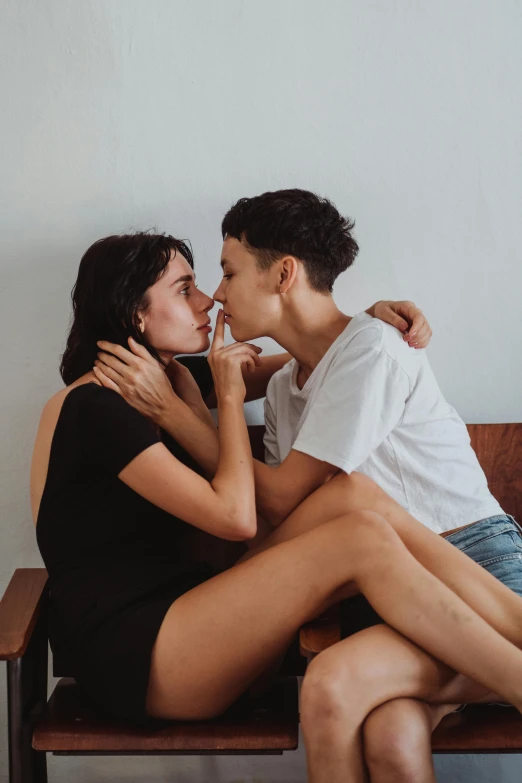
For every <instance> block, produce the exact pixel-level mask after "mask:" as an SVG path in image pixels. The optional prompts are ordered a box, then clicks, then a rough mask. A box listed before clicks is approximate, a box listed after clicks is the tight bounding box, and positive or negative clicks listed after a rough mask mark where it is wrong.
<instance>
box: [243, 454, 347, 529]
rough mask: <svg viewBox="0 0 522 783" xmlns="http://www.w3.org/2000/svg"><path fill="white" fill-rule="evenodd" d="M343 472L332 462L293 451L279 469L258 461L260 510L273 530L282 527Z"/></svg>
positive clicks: (257, 483) (257, 503) (255, 467)
mask: <svg viewBox="0 0 522 783" xmlns="http://www.w3.org/2000/svg"><path fill="white" fill-rule="evenodd" d="M338 471H339V469H338V468H337V467H335V466H334V465H330V464H329V463H328V462H321V460H318V459H315V457H310V456H309V455H308V454H304V453H303V452H301V451H295V450H294V449H292V451H291V452H290V454H289V455H288V457H287V458H286V459H285V460H284V461H283V462H282V463H281V465H279V466H278V467H272V466H271V465H265V464H264V463H262V462H259V461H258V460H254V476H255V485H256V507H257V510H258V513H259V514H260V515H261V516H262V517H263V518H264V519H266V520H267V522H268V523H269V524H270V525H271V527H273V528H274V527H278V525H280V524H281V522H283V520H285V519H286V518H287V516H289V514H291V513H292V511H294V509H296V508H297V506H298V505H299V504H300V503H302V502H303V500H305V499H306V498H307V497H308V495H310V494H311V493H312V492H315V490H316V489H318V488H319V487H320V486H322V485H323V484H324V483H325V482H326V481H329V480H330V479H331V478H332V476H334V475H335V474H336V473H338Z"/></svg>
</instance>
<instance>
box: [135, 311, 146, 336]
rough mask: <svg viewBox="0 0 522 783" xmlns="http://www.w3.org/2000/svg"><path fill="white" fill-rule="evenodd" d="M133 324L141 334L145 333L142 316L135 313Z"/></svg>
mask: <svg viewBox="0 0 522 783" xmlns="http://www.w3.org/2000/svg"><path fill="white" fill-rule="evenodd" d="M135 323H136V326H137V327H138V329H139V331H140V332H141V333H142V334H143V332H144V331H145V321H144V320H143V316H142V315H141V314H140V313H136V322H135Z"/></svg>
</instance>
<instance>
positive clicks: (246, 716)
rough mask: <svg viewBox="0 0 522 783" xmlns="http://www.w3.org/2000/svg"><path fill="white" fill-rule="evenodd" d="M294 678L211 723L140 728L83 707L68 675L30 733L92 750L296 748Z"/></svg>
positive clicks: (46, 747)
mask: <svg viewBox="0 0 522 783" xmlns="http://www.w3.org/2000/svg"><path fill="white" fill-rule="evenodd" d="M298 735H299V712H298V684H297V678H296V677H287V678H285V679H284V680H279V681H276V682H275V683H274V685H273V687H272V688H271V689H270V691H269V692H267V694H266V695H264V696H263V697H262V698H259V699H255V700H249V699H245V698H244V699H243V700H239V701H238V703H237V704H236V705H233V706H232V707H231V708H230V710H228V711H227V712H226V713H224V715H222V716H220V717H219V718H215V719H214V720H210V721H191V722H184V721H172V722H170V723H168V724H167V725H166V726H165V727H162V728H159V729H153V730H149V729H141V728H137V727H135V726H133V725H131V724H128V723H124V722H123V721H118V720H115V719H112V718H110V717H105V716H104V715H103V714H102V713H100V712H99V711H97V710H95V709H93V708H92V707H90V706H89V705H87V704H86V703H85V702H84V701H83V699H82V697H81V694H80V692H79V690H78V686H77V685H76V683H75V682H74V680H72V679H62V680H60V681H59V682H58V684H57V686H56V688H55V690H54V693H53V695H52V696H51V698H50V700H49V703H48V706H47V710H46V712H45V714H44V715H43V716H42V718H41V719H40V720H39V722H38V723H37V725H36V727H35V729H34V732H33V748H34V749H35V750H41V751H54V752H66V753H82V752H83V753H93V752H94V753H95V752H97V751H98V752H111V751H112V752H138V753H147V752H160V753H161V752H178V751H179V752H183V751H187V752H216V753H218V752H227V751H229V752H241V751H245V752H249V753H253V752H254V753H255V752H256V751H257V752H259V753H263V752H270V751H274V752H280V751H284V750H295V749H296V748H297V746H298Z"/></svg>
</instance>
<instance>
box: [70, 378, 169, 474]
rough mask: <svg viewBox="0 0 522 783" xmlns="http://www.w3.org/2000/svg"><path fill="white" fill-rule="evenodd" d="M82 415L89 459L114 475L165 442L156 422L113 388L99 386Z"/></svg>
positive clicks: (81, 421) (85, 446) (86, 401)
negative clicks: (139, 456)
mask: <svg viewBox="0 0 522 783" xmlns="http://www.w3.org/2000/svg"><path fill="white" fill-rule="evenodd" d="M78 416H79V422H78V428H79V432H80V436H81V441H82V443H81V446H82V447H83V453H84V456H85V458H86V459H87V460H88V461H89V462H90V463H91V464H97V465H100V466H101V467H103V468H105V470H107V471H108V473H110V474H111V475H113V476H117V475H118V474H119V473H120V472H121V471H122V470H123V468H124V467H125V466H126V465H128V464H129V462H132V460H133V459H134V458H135V457H137V456H138V454H141V452H142V451H145V449H148V448H149V446H153V445H154V444H155V443H160V442H161V438H160V436H159V434H158V433H157V431H156V429H155V427H154V425H153V423H152V422H151V421H150V420H149V419H147V418H146V417H145V416H142V415H141V413H138V411H137V410H136V409H135V408H133V407H132V405H129V403H128V402H125V400H124V399H123V397H120V395H119V394H118V393H117V392H115V391H113V390H112V389H107V388H100V387H96V389H94V390H93V393H92V394H91V395H90V396H89V397H88V398H87V399H85V400H84V401H83V403H82V405H81V406H80V407H79V410H78Z"/></svg>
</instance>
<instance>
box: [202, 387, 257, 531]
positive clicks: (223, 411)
mask: <svg viewBox="0 0 522 783" xmlns="http://www.w3.org/2000/svg"><path fill="white" fill-rule="evenodd" d="M218 417H219V429H218V438H219V461H218V466H217V470H216V474H215V476H214V478H213V479H212V481H211V484H212V487H213V489H214V490H215V491H216V492H217V493H218V494H220V495H221V496H225V497H228V498H229V499H230V502H231V505H232V507H231V512H230V513H231V516H233V517H236V518H237V519H238V520H243V524H244V525H245V526H246V527H247V528H250V529H251V530H252V531H253V533H254V534H255V530H256V526H257V522H256V504H255V486H254V471H253V465H252V463H253V459H252V451H251V448H250V440H249V437H248V430H247V426H246V421H245V415H244V412H243V403H242V401H239V400H237V399H235V398H234V397H233V396H232V395H225V396H224V397H222V398H220V399H218Z"/></svg>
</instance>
